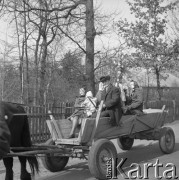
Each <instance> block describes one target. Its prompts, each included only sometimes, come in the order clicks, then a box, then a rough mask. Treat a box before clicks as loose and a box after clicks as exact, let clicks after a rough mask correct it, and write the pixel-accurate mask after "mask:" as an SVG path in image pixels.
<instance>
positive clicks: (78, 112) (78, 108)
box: [67, 88, 85, 138]
mask: <svg viewBox="0 0 179 180" xmlns="http://www.w3.org/2000/svg"><path fill="white" fill-rule="evenodd" d="M84 101H85V88H80V90H79V97H77V98H76V100H75V105H74V107H75V112H74V113H73V114H72V116H70V117H69V118H67V119H68V120H71V121H72V129H71V132H70V135H69V137H68V138H74V137H75V130H76V128H77V126H78V125H80V123H81V122H80V118H82V117H83V116H84V108H82V103H83V102H84Z"/></svg>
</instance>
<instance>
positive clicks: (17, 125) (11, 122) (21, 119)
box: [0, 101, 39, 180]
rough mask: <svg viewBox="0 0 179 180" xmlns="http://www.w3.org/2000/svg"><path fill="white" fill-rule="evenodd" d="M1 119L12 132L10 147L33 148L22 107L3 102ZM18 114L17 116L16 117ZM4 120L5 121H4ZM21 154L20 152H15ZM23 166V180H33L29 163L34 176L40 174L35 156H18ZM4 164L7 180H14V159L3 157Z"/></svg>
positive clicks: (21, 176)
mask: <svg viewBox="0 0 179 180" xmlns="http://www.w3.org/2000/svg"><path fill="white" fill-rule="evenodd" d="M0 106H1V111H0V112H1V113H2V114H1V118H4V119H5V121H6V122H7V125H8V128H9V131H10V135H11V138H10V147H31V146H32V142H31V137H30V130H29V123H28V117H27V115H26V114H25V113H26V112H25V110H24V108H23V106H22V105H20V104H15V103H9V102H3V101H2V102H1V103H0ZM15 114H17V115H15ZM20 114H22V115H20ZM4 119H3V120H4ZM13 152H20V150H13ZM18 159H19V161H20V165H21V173H20V179H21V180H31V179H32V178H31V174H30V173H29V172H28V171H27V168H26V164H27V162H28V163H29V166H30V169H31V172H32V175H33V176H34V175H35V172H37V173H38V172H39V163H38V160H37V157H36V156H35V155H34V156H18ZM3 163H4V166H5V168H6V175H5V180H13V157H8V156H7V157H5V156H4V157H3Z"/></svg>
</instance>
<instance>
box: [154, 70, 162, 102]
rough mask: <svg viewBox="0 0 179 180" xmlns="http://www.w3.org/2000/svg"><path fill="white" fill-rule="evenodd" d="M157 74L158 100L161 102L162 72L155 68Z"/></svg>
mask: <svg viewBox="0 0 179 180" xmlns="http://www.w3.org/2000/svg"><path fill="white" fill-rule="evenodd" d="M155 73H156V80H157V92H158V100H161V87H160V71H159V69H158V67H156V68H155Z"/></svg>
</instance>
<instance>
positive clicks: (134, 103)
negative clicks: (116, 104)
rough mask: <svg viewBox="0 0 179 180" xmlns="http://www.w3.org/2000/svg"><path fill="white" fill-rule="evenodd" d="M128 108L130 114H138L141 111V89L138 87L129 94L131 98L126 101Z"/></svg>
mask: <svg viewBox="0 0 179 180" xmlns="http://www.w3.org/2000/svg"><path fill="white" fill-rule="evenodd" d="M128 110H129V111H131V114H140V113H141V112H142V111H143V91H142V89H140V88H136V89H135V90H134V92H133V95H132V96H131V100H130V102H129V103H128Z"/></svg>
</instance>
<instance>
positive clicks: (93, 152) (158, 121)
mask: <svg viewBox="0 0 179 180" xmlns="http://www.w3.org/2000/svg"><path fill="white" fill-rule="evenodd" d="M102 106H103V102H101V104H100V106H99V108H98V111H97V116H96V118H84V119H82V123H81V127H80V130H79V132H78V134H77V137H76V138H71V139H69V138H67V136H68V135H69V133H70V130H71V122H70V121H68V120H67V119H64V120H55V119H54V117H53V115H52V114H50V115H49V116H50V119H49V120H47V121H46V122H47V126H48V128H49V131H50V133H51V137H52V138H51V139H49V140H48V141H47V142H46V143H45V144H41V145H36V146H33V147H30V149H28V151H25V152H21V153H10V154H8V156H18V155H21V156H23V155H37V154H41V155H43V156H42V157H41V158H42V162H43V165H44V167H45V168H46V169H48V170H49V171H51V172H57V171H61V170H63V169H64V167H65V166H66V164H67V163H68V160H69V157H73V158H84V159H87V160H88V166H89V170H90V172H91V174H92V175H93V176H94V177H96V178H99V179H106V175H107V172H106V171H107V169H106V161H107V160H108V159H109V158H112V159H114V160H115V159H116V158H117V150H116V148H115V146H114V144H113V143H112V141H110V140H112V139H117V143H118V145H119V147H120V148H121V149H122V150H130V149H131V148H132V146H133V143H134V139H146V140H158V141H159V147H160V149H161V151H162V152H163V153H167V154H168V153H172V152H173V149H174V146H175V135H174V132H173V130H172V128H170V127H165V126H164V125H165V123H166V122H165V118H166V116H167V111H166V110H165V105H164V106H163V107H162V109H148V110H144V114H143V115H140V116H138V115H125V116H122V118H121V119H120V122H121V124H122V125H121V126H115V127H114V126H111V124H110V123H109V120H110V119H109V117H102V118H100V114H101V110H102ZM49 113H50V112H49ZM18 149H19V148H18ZM12 150H13V149H12ZM21 150H27V148H26V149H24V148H23V147H22V149H21Z"/></svg>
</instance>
